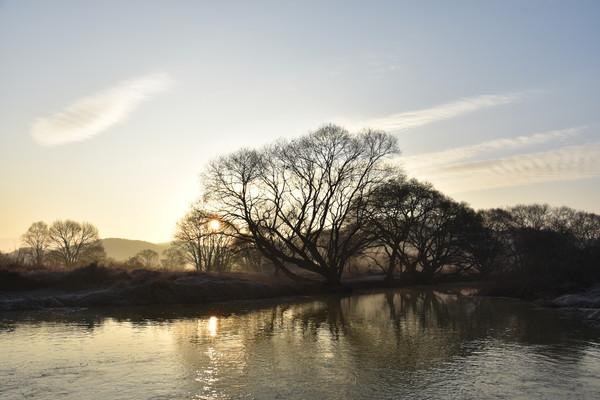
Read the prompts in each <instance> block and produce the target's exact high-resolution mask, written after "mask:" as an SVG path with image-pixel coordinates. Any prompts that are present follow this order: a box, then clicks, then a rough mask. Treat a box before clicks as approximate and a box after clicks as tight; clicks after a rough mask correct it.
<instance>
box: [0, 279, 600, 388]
mask: <svg viewBox="0 0 600 400" xmlns="http://www.w3.org/2000/svg"><path fill="white" fill-rule="evenodd" d="M0 357H1V358H0V398H2V399H22V398H36V399H37V398H40V399H42V398H43V399H537V398H539V399H545V400H548V399H561V400H563V399H590V400H591V399H598V398H600V330H599V329H595V328H591V327H589V326H586V325H584V324H583V323H581V322H579V321H578V320H577V319H574V318H572V317H570V316H569V315H568V314H565V313H562V312H560V311H558V310H548V309H535V308H532V307H531V306H530V305H528V304H525V303H521V302H518V301H514V300H508V299H493V298H480V297H471V296H462V295H457V294H449V293H443V292H441V291H435V290H432V289H401V290H380V291H372V292H365V293H361V294H355V295H352V296H324V297H320V298H312V299H308V298H307V299H295V300H289V301H278V302H275V301H262V302H243V303H230V304H220V305H219V304H217V305H204V306H185V307H175V306H170V307H144V308H115V309H111V310H102V309H95V310H77V309H65V310H59V311H57V310H53V311H52V312H49V311H45V312H42V311H37V312H13V313H4V314H3V315H1V316H0Z"/></svg>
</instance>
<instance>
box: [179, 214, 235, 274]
mask: <svg viewBox="0 0 600 400" xmlns="http://www.w3.org/2000/svg"><path fill="white" fill-rule="evenodd" d="M235 232H236V230H235V229H234V227H233V226H232V225H231V224H230V223H228V222H226V221H223V220H222V219H220V218H219V217H218V216H217V215H216V214H213V213H210V212H208V211H206V210H205V209H204V207H203V206H202V205H201V204H196V205H194V206H192V209H191V210H190V211H189V212H188V213H187V214H186V215H185V216H184V217H183V218H182V219H181V221H179V222H178V223H177V231H176V233H175V240H174V241H173V246H174V247H175V248H176V249H178V250H179V251H181V252H182V253H183V254H184V255H185V257H186V259H187V260H188V261H189V262H190V263H191V264H192V265H193V266H194V267H195V268H196V269H197V270H198V271H225V270H229V269H230V268H231V264H232V262H233V255H234V253H235V249H234V246H233V243H234V235H235Z"/></svg>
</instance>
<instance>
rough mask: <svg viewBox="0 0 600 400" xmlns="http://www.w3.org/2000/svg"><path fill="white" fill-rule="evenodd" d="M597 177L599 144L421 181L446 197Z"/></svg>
mask: <svg viewBox="0 0 600 400" xmlns="http://www.w3.org/2000/svg"><path fill="white" fill-rule="evenodd" d="M597 176H600V142H593V143H590V144H586V145H580V146H569V147H564V148H561V149H557V150H553V151H547V152H538V153H530V154H523V155H516V156H512V157H506V158H500V159H495V160H487V161H474V162H466V163H459V164H453V165H448V166H446V167H441V168H438V169H433V170H429V171H427V173H426V174H424V176H423V177H422V178H426V179H427V180H429V181H431V182H432V183H433V184H434V185H435V186H436V187H437V188H439V189H440V190H442V191H447V192H449V193H458V192H466V191H473V190H481V189H491V188H498V187H509V186H519V185H526V184H532V183H538V182H551V181H567V180H578V179H585V178H591V177H597Z"/></svg>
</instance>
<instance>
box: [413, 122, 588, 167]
mask: <svg viewBox="0 0 600 400" xmlns="http://www.w3.org/2000/svg"><path fill="white" fill-rule="evenodd" d="M585 128H586V127H585V126H582V127H574V128H569V129H562V130H555V131H551V132H545V133H536V134H533V135H529V136H519V137H516V138H504V139H496V140H489V141H487V142H482V143H478V144H475V145H471V146H462V147H455V148H452V149H447V150H443V151H436V152H431V153H423V154H417V155H414V156H409V157H405V158H404V159H403V161H404V164H405V166H406V169H407V170H408V171H410V172H413V173H416V172H418V171H421V170H424V169H430V168H434V167H440V166H443V165H447V164H452V163H456V162H458V161H463V160H466V159H469V158H473V157H476V156H477V155H479V154H482V153H488V152H492V151H498V150H513V149H518V148H521V147H526V146H533V145H537V144H542V143H546V142H550V141H553V140H562V139H565V138H568V137H571V136H574V135H576V134H578V133H579V132H580V131H582V130H583V129H585Z"/></svg>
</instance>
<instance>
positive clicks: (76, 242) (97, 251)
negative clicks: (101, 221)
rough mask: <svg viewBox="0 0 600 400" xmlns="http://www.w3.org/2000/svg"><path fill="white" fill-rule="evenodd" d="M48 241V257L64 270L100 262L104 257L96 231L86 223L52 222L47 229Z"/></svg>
mask: <svg viewBox="0 0 600 400" xmlns="http://www.w3.org/2000/svg"><path fill="white" fill-rule="evenodd" d="M49 240H50V246H51V248H52V250H51V251H50V253H49V254H48V255H49V257H50V258H51V260H52V261H54V262H55V263H56V264H58V265H61V266H64V267H66V268H71V267H74V266H77V265H81V264H85V263H88V262H96V261H100V260H102V259H103V258H105V256H106V253H105V252H104V247H102V243H100V236H99V235H98V229H97V228H96V227H95V226H94V225H92V224H90V223H88V222H82V223H79V222H77V221H73V220H70V219H67V220H57V221H54V222H53V223H52V225H51V226H50V229H49Z"/></svg>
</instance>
